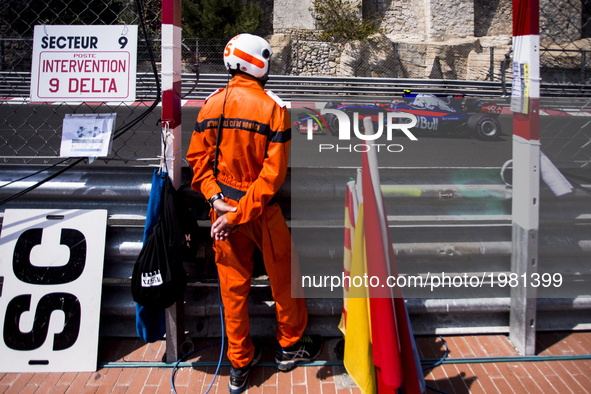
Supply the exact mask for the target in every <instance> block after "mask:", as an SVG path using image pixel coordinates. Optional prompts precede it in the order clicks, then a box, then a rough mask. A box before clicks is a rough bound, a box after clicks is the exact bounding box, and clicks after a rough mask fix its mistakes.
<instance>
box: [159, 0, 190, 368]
mask: <svg viewBox="0 0 591 394" xmlns="http://www.w3.org/2000/svg"><path fill="white" fill-rule="evenodd" d="M162 133H163V137H164V152H165V156H166V167H167V170H168V176H169V177H170V179H171V181H172V184H173V185H174V187H175V188H176V189H178V188H179V187H180V185H181V165H182V162H181V155H182V147H181V0H162ZM165 314H166V361H167V362H175V361H177V360H178V359H179V358H180V357H181V355H182V354H181V344H182V342H183V339H184V338H183V336H184V332H185V325H184V300H183V297H181V299H180V300H178V301H177V302H176V303H175V304H174V305H172V306H171V307H170V308H167V309H166V313H165Z"/></svg>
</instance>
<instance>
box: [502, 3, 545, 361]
mask: <svg viewBox="0 0 591 394" xmlns="http://www.w3.org/2000/svg"><path fill="white" fill-rule="evenodd" d="M513 48H514V57H513V70H515V71H514V78H513V92H512V94H511V96H512V106H511V107H512V109H513V110H514V114H513V200H512V211H513V213H512V221H513V236H512V241H513V242H512V253H511V275H514V278H516V279H517V282H514V284H515V286H511V310H510V318H509V339H510V340H511V342H512V343H513V346H515V348H516V350H517V351H518V352H519V353H520V354H522V355H533V354H535V349H536V347H535V339H536V326H537V323H536V304H537V299H536V297H537V289H536V288H535V287H533V286H531V285H529V284H530V278H532V274H534V273H536V272H537V270H538V228H539V201H540V124H539V105H540V102H539V101H540V99H539V97H540V51H539V49H540V35H539V0H513ZM516 74H518V77H516ZM520 82H521V83H520ZM513 100H515V101H516V102H520V101H521V100H523V105H522V106H520V105H513V104H514V102H513ZM515 107H521V108H522V109H521V110H518V111H516V110H515Z"/></svg>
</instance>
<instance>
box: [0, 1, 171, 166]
mask: <svg viewBox="0 0 591 394" xmlns="http://www.w3.org/2000/svg"><path fill="white" fill-rule="evenodd" d="M140 4H142V2H140ZM143 12H144V18H145V20H146V22H147V26H148V31H149V32H150V34H151V35H152V36H153V37H158V38H159V36H158V34H159V32H158V31H157V26H159V21H158V18H159V15H160V1H155V0H144V1H143ZM35 25H141V23H140V20H139V14H138V10H137V6H136V2H135V1H133V0H100V1H89V2H77V1H67V0H44V1H39V0H26V1H23V0H5V1H2V2H1V3H0V160H1V162H4V163H14V164H22V163H24V164H54V163H56V162H60V161H62V160H64V158H60V144H61V136H62V123H63V119H64V116H65V114H89V113H113V112H115V113H117V122H116V125H115V128H116V129H117V130H121V129H122V128H124V127H125V126H126V125H130V124H132V123H133V122H135V121H137V120H138V119H140V118H143V119H142V120H141V121H140V122H139V123H138V124H136V125H135V126H133V127H132V128H130V129H129V130H128V131H126V132H125V133H122V134H121V135H120V136H118V138H116V139H115V140H114V141H113V147H112V152H113V153H112V154H111V155H109V156H108V157H107V159H108V160H103V161H101V162H102V163H108V162H129V161H136V162H138V163H146V162H150V161H153V160H154V159H155V158H156V157H157V156H158V154H159V152H160V126H159V124H158V119H159V117H160V115H159V111H153V112H152V113H150V114H149V115H148V116H145V117H144V116H143V114H145V112H146V111H147V110H148V108H150V106H151V104H152V103H153V101H154V99H155V98H156V97H157V85H156V84H155V83H154V82H155V78H154V75H153V71H152V66H151V61H150V56H149V51H148V45H150V46H151V48H152V49H153V52H154V57H155V59H158V61H159V59H160V43H159V41H157V40H156V39H150V40H149V42H146V40H145V39H144V38H140V39H139V40H138V56H137V58H138V61H137V92H136V101H135V102H133V103H116V102H115V103H113V102H108V103H107V102H101V103H73V102H52V103H31V102H30V101H29V100H28V97H29V89H30V79H31V75H30V74H31V59H32V48H33V35H34V26H35ZM138 36H139V37H143V34H142V30H141V28H140V29H139V33H138ZM117 130H115V131H114V133H116V132H117ZM115 135H116V134H115ZM69 161H71V160H65V161H64V162H65V163H68V162H69Z"/></svg>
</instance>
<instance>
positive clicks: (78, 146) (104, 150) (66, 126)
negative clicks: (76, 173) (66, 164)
mask: <svg viewBox="0 0 591 394" xmlns="http://www.w3.org/2000/svg"><path fill="white" fill-rule="evenodd" d="M116 117H117V114H116V113H111V114H66V116H65V117H64V123H63V127H62V143H61V146H60V157H85V156H88V157H104V156H107V155H108V154H109V153H111V143H112V141H113V125H114V123H115V118H116Z"/></svg>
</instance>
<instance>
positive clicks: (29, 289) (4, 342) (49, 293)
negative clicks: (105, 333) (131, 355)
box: [0, 209, 107, 372]
mask: <svg viewBox="0 0 591 394" xmlns="http://www.w3.org/2000/svg"><path fill="white" fill-rule="evenodd" d="M106 226H107V211H106V210H48V209H7V210H6V211H5V213H4V219H3V221H2V231H1V233H0V324H1V326H0V328H1V329H2V338H1V339H0V355H2V356H1V357H0V372H90V371H96V369H97V354H98V332H99V316H100V304H101V287H102V278H103V265H104V254H105V234H106Z"/></svg>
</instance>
